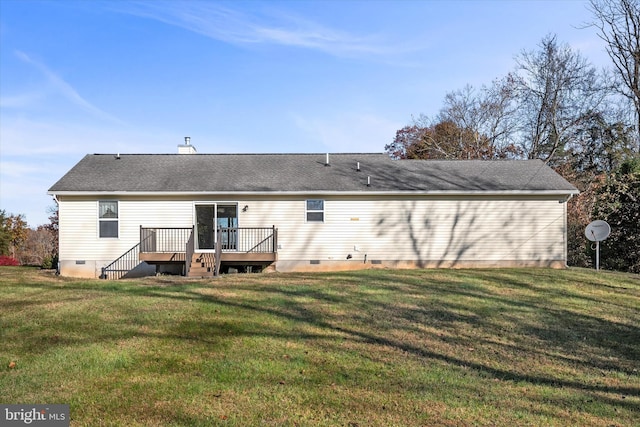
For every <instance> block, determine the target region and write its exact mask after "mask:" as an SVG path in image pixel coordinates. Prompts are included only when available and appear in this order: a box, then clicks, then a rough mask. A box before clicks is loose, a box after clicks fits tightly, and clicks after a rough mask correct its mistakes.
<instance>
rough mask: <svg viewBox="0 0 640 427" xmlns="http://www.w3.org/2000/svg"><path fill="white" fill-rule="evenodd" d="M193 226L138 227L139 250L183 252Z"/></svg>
mask: <svg viewBox="0 0 640 427" xmlns="http://www.w3.org/2000/svg"><path fill="white" fill-rule="evenodd" d="M192 231H193V227H189V228H185V227H168V228H167V227H163V228H160V227H153V228H151V227H140V252H145V253H146V252H161V253H170V252H185V245H186V244H187V242H188V241H189V236H191V234H192Z"/></svg>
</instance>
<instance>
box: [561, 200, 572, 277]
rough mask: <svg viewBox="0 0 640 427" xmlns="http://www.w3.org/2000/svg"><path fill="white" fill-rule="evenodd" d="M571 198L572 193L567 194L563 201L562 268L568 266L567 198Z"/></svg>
mask: <svg viewBox="0 0 640 427" xmlns="http://www.w3.org/2000/svg"><path fill="white" fill-rule="evenodd" d="M572 198H573V194H569V195H568V196H567V198H566V199H565V201H564V203H563V204H564V207H563V209H564V215H563V217H564V268H569V263H568V262H567V261H568V259H569V249H568V247H569V230H568V228H567V227H568V221H567V205H568V204H569V200H571V199H572Z"/></svg>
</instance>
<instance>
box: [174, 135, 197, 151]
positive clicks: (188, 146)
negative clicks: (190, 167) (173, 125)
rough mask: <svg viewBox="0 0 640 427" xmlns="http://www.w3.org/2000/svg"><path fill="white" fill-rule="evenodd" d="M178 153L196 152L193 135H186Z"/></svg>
mask: <svg viewBox="0 0 640 427" xmlns="http://www.w3.org/2000/svg"><path fill="white" fill-rule="evenodd" d="M178 154H196V147H194V146H193V145H191V137H189V136H185V137H184V144H180V145H178Z"/></svg>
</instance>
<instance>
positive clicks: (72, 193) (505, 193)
mask: <svg viewBox="0 0 640 427" xmlns="http://www.w3.org/2000/svg"><path fill="white" fill-rule="evenodd" d="M579 193H580V191H578V190H577V189H573V190H499V191H498V190H492V191H481V190H476V191H457V190H431V191H430V190H407V191H321V190H308V191H48V192H47V194H48V195H50V196H56V197H58V196H89V195H91V196H197V197H202V196H214V195H216V196H217V195H220V196H227V195H235V196H238V195H244V196H267V195H268V196H302V195H309V196H566V197H568V196H574V195H577V194H579Z"/></svg>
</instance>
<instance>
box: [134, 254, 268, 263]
mask: <svg viewBox="0 0 640 427" xmlns="http://www.w3.org/2000/svg"><path fill="white" fill-rule="evenodd" d="M186 257H187V254H186V252H142V253H140V261H146V262H147V263H148V264H163V263H170V262H180V263H184V262H185V261H186ZM276 259H277V253H274V252H250V253H244V252H222V254H221V256H220V261H221V262H224V263H227V264H253V263H260V264H263V263H272V262H274V261H276Z"/></svg>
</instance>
